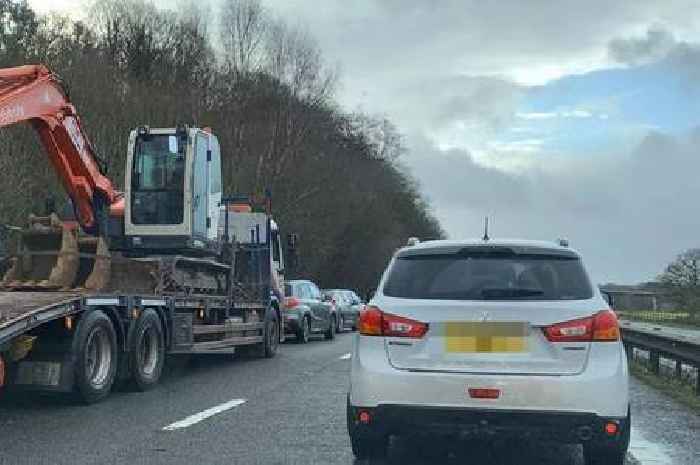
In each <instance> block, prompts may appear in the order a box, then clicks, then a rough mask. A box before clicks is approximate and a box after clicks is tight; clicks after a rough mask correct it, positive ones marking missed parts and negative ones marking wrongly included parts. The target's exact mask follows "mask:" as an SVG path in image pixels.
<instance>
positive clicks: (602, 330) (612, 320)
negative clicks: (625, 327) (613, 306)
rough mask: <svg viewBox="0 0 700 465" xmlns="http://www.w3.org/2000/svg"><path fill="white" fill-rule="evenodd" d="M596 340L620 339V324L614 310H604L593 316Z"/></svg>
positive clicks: (594, 338) (594, 337)
mask: <svg viewBox="0 0 700 465" xmlns="http://www.w3.org/2000/svg"><path fill="white" fill-rule="evenodd" d="M593 340H594V341H619V340H620V325H619V323H618V321H617V315H615V312H613V311H612V310H603V311H602V312H598V313H597V314H596V315H595V316H594V317H593Z"/></svg>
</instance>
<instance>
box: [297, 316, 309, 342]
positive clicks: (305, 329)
mask: <svg viewBox="0 0 700 465" xmlns="http://www.w3.org/2000/svg"><path fill="white" fill-rule="evenodd" d="M310 335H311V320H310V319H309V317H308V316H304V318H302V319H301V324H300V325H299V329H297V343H299V344H306V343H307V342H309V336H310Z"/></svg>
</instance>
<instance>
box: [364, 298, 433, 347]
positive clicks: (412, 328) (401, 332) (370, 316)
mask: <svg viewBox="0 0 700 465" xmlns="http://www.w3.org/2000/svg"><path fill="white" fill-rule="evenodd" d="M358 328H359V331H360V334H362V335H364V336H386V337H412V338H416V339H420V338H422V337H423V336H424V335H425V333H427V332H428V324H427V323H423V322H420V321H416V320H412V319H410V318H405V317H402V316H398V315H392V314H391V313H385V312H383V311H381V310H380V309H379V308H378V307H375V306H373V305H368V306H366V307H365V309H364V310H362V312H360V320H359V324H358Z"/></svg>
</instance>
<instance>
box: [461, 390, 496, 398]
mask: <svg viewBox="0 0 700 465" xmlns="http://www.w3.org/2000/svg"><path fill="white" fill-rule="evenodd" d="M469 397H471V398H472V399H498V398H499V397H501V390H500V389H484V388H469Z"/></svg>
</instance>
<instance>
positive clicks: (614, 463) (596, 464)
mask: <svg viewBox="0 0 700 465" xmlns="http://www.w3.org/2000/svg"><path fill="white" fill-rule="evenodd" d="M631 425H632V414H631V412H630V409H629V407H628V408H627V419H626V420H625V427H624V430H623V431H622V433H621V436H620V439H619V442H617V443H614V444H610V445H605V446H601V445H598V444H594V443H591V444H584V445H583V459H584V463H585V464H586V465H624V463H625V458H626V457H627V449H628V448H629V444H630V436H631V429H632V428H631Z"/></svg>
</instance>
